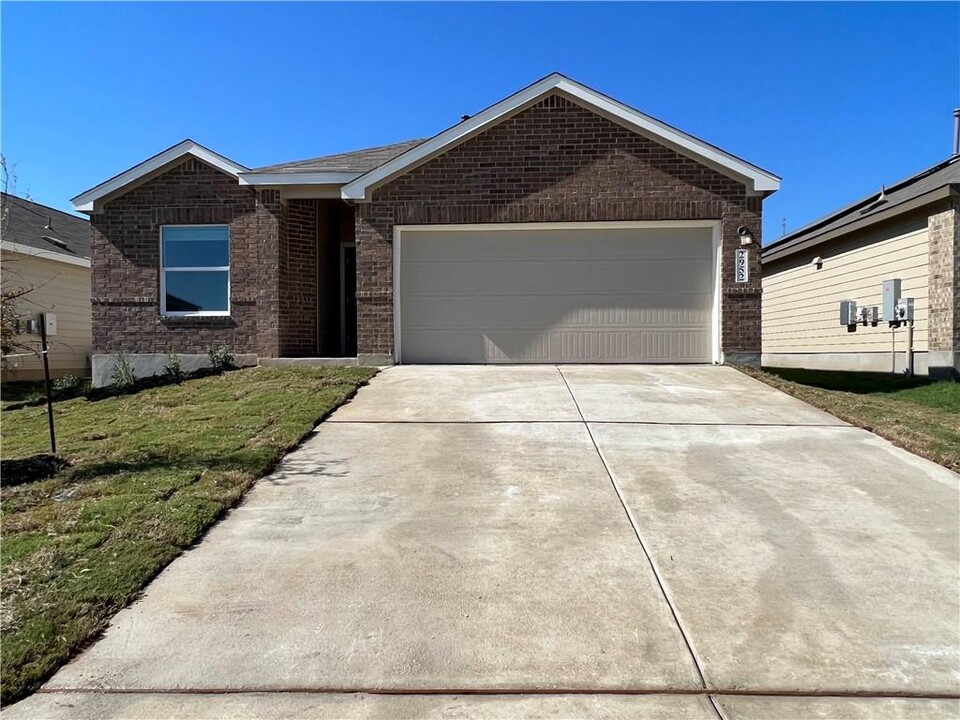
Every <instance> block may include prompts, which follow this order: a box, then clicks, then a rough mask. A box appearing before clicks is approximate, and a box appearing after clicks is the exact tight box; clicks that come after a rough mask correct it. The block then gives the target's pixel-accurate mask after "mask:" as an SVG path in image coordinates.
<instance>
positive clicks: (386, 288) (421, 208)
mask: <svg viewBox="0 0 960 720" xmlns="http://www.w3.org/2000/svg"><path fill="white" fill-rule="evenodd" d="M341 205H342V207H340V206H341ZM334 206H336V207H334ZM334 211H336V212H334ZM334 220H338V222H334ZM342 220H348V221H349V222H350V223H351V224H350V226H349V227H347V228H346V232H347V233H348V234H349V232H350V229H352V228H355V232H356V240H357V297H356V300H357V326H358V328H357V329H358V350H359V353H360V354H377V355H389V354H391V353H392V351H393V340H394V339H393V290H392V288H393V255H392V238H393V226H394V225H395V224H398V223H402V224H432V223H451V224H453V223H503V222H512V223H516V222H583V221H630V220H636V221H644V220H719V221H721V226H722V241H723V251H722V255H723V257H722V264H723V269H722V278H721V286H722V299H721V314H722V322H721V345H722V349H723V351H724V353H725V354H726V357H727V359H728V360H748V361H755V360H758V359H759V353H760V266H759V257H758V255H759V252H758V249H759V241H760V221H761V199H760V198H759V197H751V196H748V195H747V191H746V187H745V186H744V185H743V184H741V183H739V182H738V181H736V180H733V179H731V178H729V177H727V176H725V175H723V174H721V173H719V172H716V171H714V170H712V169H710V168H708V167H706V166H705V165H702V164H700V163H698V162H696V161H694V160H692V159H689V158H687V157H685V156H682V155H679V154H678V153H676V152H674V151H673V150H670V149H669V148H667V147H665V146H663V145H660V144H658V143H656V142H654V141H653V140H650V139H648V138H645V137H643V136H641V135H638V134H636V133H634V132H632V131H630V130H628V129H626V128H624V127H622V126H620V125H618V124H616V123H614V122H612V121H610V120H607V119H606V118H603V117H601V116H599V115H597V114H595V113H594V112H592V111H590V110H588V109H586V108H584V107H582V106H580V105H578V104H576V103H574V102H572V101H570V100H568V99H566V98H565V97H563V96H560V95H551V96H548V97H546V98H544V99H542V100H541V101H539V102H538V103H536V104H535V105H533V106H532V107H529V108H527V109H525V110H523V111H521V112H519V113H517V114H516V115H515V116H513V117H512V118H509V119H508V120H506V121H504V122H501V123H499V124H497V125H495V126H494V127H492V128H490V129H488V130H486V131H484V132H482V133H481V134H479V135H477V136H476V137H474V138H472V139H470V140H468V141H466V142H464V143H462V144H461V145H459V146H457V147H455V148H453V149H451V150H449V151H448V152H446V153H444V154H442V155H440V156H438V157H437V158H434V159H433V160H431V161H429V162H427V163H425V164H423V165H421V166H419V167H417V168H415V169H414V170H412V171H410V172H409V173H406V174H405V175H402V176H400V177H399V178H397V179H395V180H393V181H391V182H389V183H387V184H386V185H384V186H383V187H380V188H378V189H377V190H376V191H375V192H374V194H373V198H372V201H371V202H369V203H360V204H358V205H357V206H356V208H355V212H354V210H352V209H350V208H348V207H347V206H346V205H345V204H343V203H340V201H338V200H337V201H334V200H324V201H320V200H294V199H291V200H288V201H286V202H284V201H282V200H281V195H280V192H279V191H277V190H274V189H261V190H254V189H252V188H250V187H248V186H242V185H239V184H238V182H237V179H236V178H235V177H233V176H231V175H229V174H226V173H223V172H221V171H219V170H217V169H214V168H213V167H211V166H209V165H207V164H205V163H203V162H202V161H200V160H197V159H195V158H192V157H187V158H185V159H184V160H183V161H181V162H179V163H178V164H176V165H175V166H173V167H172V168H171V169H169V170H167V171H166V172H164V173H163V174H161V175H159V176H157V177H154V178H152V179H150V180H148V181H147V182H144V183H142V184H140V185H138V186H135V187H133V188H132V189H130V190H129V191H128V192H126V193H125V194H123V195H121V196H120V197H118V198H115V199H113V200H110V201H108V202H107V203H106V204H105V205H104V207H103V210H102V212H97V213H95V214H93V216H92V218H91V226H92V233H93V320H94V323H93V324H94V338H93V352H94V353H95V354H112V353H117V352H121V351H124V352H129V353H167V352H176V353H184V354H192V353H206V352H207V351H208V350H209V349H210V348H212V347H215V346H221V345H222V346H225V347H228V348H230V349H231V350H233V351H234V352H235V353H238V354H242V353H250V354H256V355H259V356H261V357H279V356H310V355H314V354H316V353H317V351H318V348H319V346H320V345H323V347H324V348H326V352H330V348H334V347H335V346H336V347H338V346H339V337H338V336H339V318H338V317H335V316H336V315H337V314H338V313H337V312H335V311H337V310H338V307H339V306H337V308H333V305H332V304H331V303H339V299H338V292H339V291H338V287H334V285H335V284H337V283H334V279H335V276H336V272H337V267H338V266H337V262H338V261H337V257H336V255H337V252H338V248H339V243H340V242H342V241H344V240H349V239H350V238H349V237H346V236H344V235H343V234H342V231H343V228H341V225H342V224H343V223H342V222H340V221H342ZM205 223H226V224H228V225H229V227H230V261H231V297H230V303H231V316H230V317H225V318H164V317H162V316H161V315H160V297H159V294H160V269H159V265H160V226H161V225H162V224H205ZM740 225H746V226H747V227H749V228H750V230H751V231H752V232H753V234H754V237H755V238H756V240H757V245H755V246H754V247H753V248H751V252H750V256H751V268H750V282H749V283H746V284H739V285H738V284H735V283H734V281H733V274H734V250H735V249H736V248H738V247H739V246H740V245H739V238H738V236H737V228H738V227H739V226H740ZM328 226H329V227H328ZM331 228H332V229H331ZM328 246H329V247H328ZM328 256H329V257H328ZM320 274H323V277H324V278H325V280H324V282H323V283H321V282H319V279H318V278H319V275H320ZM323 293H331V294H330V296H329V297H328V296H327V295H324V294H323ZM334 294H336V296H335V295H334ZM331 318H334V320H335V322H334V320H331ZM320 324H323V325H324V328H323V329H322V332H321V331H319V330H318V325H320ZM334 325H336V327H334ZM328 326H329V327H328ZM956 326H957V325H955V326H954V327H956ZM324 333H326V334H324ZM328 336H329V337H328ZM322 340H323V341H324V342H321V341H322Z"/></svg>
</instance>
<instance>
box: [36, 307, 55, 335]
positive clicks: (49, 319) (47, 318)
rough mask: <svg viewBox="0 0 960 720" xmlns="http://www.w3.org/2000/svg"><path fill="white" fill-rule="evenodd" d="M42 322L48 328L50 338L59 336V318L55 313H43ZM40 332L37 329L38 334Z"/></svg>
mask: <svg viewBox="0 0 960 720" xmlns="http://www.w3.org/2000/svg"><path fill="white" fill-rule="evenodd" d="M41 320H42V322H43V324H44V326H45V327H46V330H47V336H48V337H49V336H50V335H56V334H57V316H56V315H55V314H54V313H43V317H42V318H41ZM39 331H40V330H39V328H37V332H39Z"/></svg>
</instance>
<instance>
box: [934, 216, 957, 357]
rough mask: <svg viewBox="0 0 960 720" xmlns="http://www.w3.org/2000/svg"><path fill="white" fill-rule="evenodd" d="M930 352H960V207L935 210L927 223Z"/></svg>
mask: <svg viewBox="0 0 960 720" xmlns="http://www.w3.org/2000/svg"><path fill="white" fill-rule="evenodd" d="M927 229H928V232H929V237H930V255H929V258H930V259H929V263H928V271H929V273H930V277H929V283H930V284H929V302H930V329H929V339H928V343H929V348H930V350H931V351H942V352H957V351H958V350H960V267H958V266H960V205H958V204H957V203H949V204H947V205H946V206H944V207H942V208H937V209H936V211H935V212H932V213H931V214H930V216H929V217H928V219H927Z"/></svg>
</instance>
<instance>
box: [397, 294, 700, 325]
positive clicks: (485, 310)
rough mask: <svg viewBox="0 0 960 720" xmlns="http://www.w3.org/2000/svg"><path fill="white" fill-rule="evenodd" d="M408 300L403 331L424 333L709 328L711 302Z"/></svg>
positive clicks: (653, 298) (684, 298)
mask: <svg viewBox="0 0 960 720" xmlns="http://www.w3.org/2000/svg"><path fill="white" fill-rule="evenodd" d="M438 300H439V298H437V297H436V296H430V297H416V296H414V297H408V298H406V301H405V303H404V306H403V307H402V308H401V313H402V315H401V327H402V328H404V329H405V330H423V329H429V328H434V329H447V330H453V329H458V328H460V329H479V330H487V331H490V330H494V329H509V328H511V327H513V328H514V329H536V328H544V329H550V328H561V327H571V326H574V327H576V326H585V327H596V328H607V327H614V328H615V327H620V326H623V327H627V328H629V327H633V328H635V327H637V326H639V325H643V326H667V327H674V326H690V328H691V329H698V328H701V327H703V326H704V325H705V324H709V322H710V316H711V303H712V298H711V296H710V295H707V294H704V293H700V294H697V293H690V294H688V295H672V296H668V297H665V296H657V295H656V294H653V293H649V294H640V295H637V296H632V297H630V296H616V297H597V296H573V297H556V296H549V297H527V298H523V302H522V308H519V306H518V297H515V296H510V297H490V298H486V297H485V298H483V299H482V301H478V299H477V297H476V296H467V297H461V296H457V297H449V296H448V297H444V298H442V301H440V302H438Z"/></svg>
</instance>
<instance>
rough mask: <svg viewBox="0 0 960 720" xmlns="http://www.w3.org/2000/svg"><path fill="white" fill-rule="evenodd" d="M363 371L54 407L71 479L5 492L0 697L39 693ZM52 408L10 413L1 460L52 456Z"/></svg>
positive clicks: (272, 372)
mask: <svg viewBox="0 0 960 720" xmlns="http://www.w3.org/2000/svg"><path fill="white" fill-rule="evenodd" d="M374 372H375V370H372V369H369V368H253V369H247V370H238V371H234V372H228V373H225V374H223V375H220V376H217V377H210V378H204V379H200V380H191V381H187V382H184V383H182V384H180V385H175V386H169V387H163V388H157V389H153V390H146V391H144V392H141V393H138V394H136V395H128V396H124V397H116V398H110V399H106V400H101V401H98V402H91V401H87V400H84V399H76V400H69V401H65V402H61V403H58V404H57V405H56V406H55V413H56V423H57V438H58V449H59V450H60V455H62V456H64V457H65V458H67V459H68V460H69V461H70V462H71V463H72V467H70V468H68V469H66V470H64V471H62V472H61V473H59V474H58V475H57V476H55V477H53V478H51V479H49V480H45V481H42V482H37V483H32V484H27V485H21V486H16V487H10V488H3V490H2V501H0V509H2V523H3V526H2V531H3V542H2V545H0V562H2V568H0V571H2V572H0V577H2V594H3V607H2V617H0V623H2V624H0V627H2V633H3V646H2V656H0V658H2V675H3V686H2V699H3V702H4V704H6V703H10V702H13V701H15V700H17V699H19V698H21V697H23V696H24V695H26V694H27V693H29V692H31V691H33V690H35V689H36V688H37V687H38V686H39V685H40V683H42V682H43V681H44V680H45V679H46V678H47V677H49V676H50V675H51V674H52V673H53V672H54V671H55V670H56V669H57V668H58V667H59V666H60V665H62V664H63V663H64V662H65V661H66V660H67V659H69V657H70V656H71V655H72V654H74V653H75V652H76V651H77V650H78V649H80V648H81V647H82V646H83V645H84V644H85V643H87V642H88V641H89V640H90V639H91V638H93V636H94V635H96V634H97V633H98V632H99V631H100V630H102V629H103V628H104V627H105V626H106V625H107V623H108V621H109V619H110V617H111V616H112V615H113V614H114V613H115V612H117V611H118V610H120V609H121V608H123V607H124V606H125V605H126V604H128V603H129V602H130V601H131V600H133V599H134V598H135V597H136V595H137V593H138V591H139V590H140V589H141V588H142V587H143V586H144V585H145V584H147V583H148V582H149V581H150V580H151V579H152V578H153V577H154V576H155V575H156V574H157V573H158V572H159V571H160V570H161V569H163V567H164V566H165V565H167V564H168V563H169V562H170V561H171V560H173V559H174V558H175V557H176V556H177V555H178V554H180V553H181V552H182V551H183V550H184V549H185V548H187V547H188V546H189V545H190V544H191V543H193V542H194V541H196V540H197V539H198V538H199V537H200V536H201V535H202V534H203V532H204V531H205V530H206V529H207V528H209V527H210V525H211V524H212V523H214V522H215V521H216V520H217V519H218V518H219V517H220V516H221V515H223V513H224V512H225V511H226V510H227V509H228V508H230V507H231V506H233V505H234V504H236V502H237V501H238V500H239V499H240V497H241V496H242V495H243V493H244V491H246V490H247V488H249V487H250V485H251V484H252V483H253V482H254V480H256V479H257V478H258V477H260V476H261V475H263V474H265V473H266V472H268V471H269V470H270V469H271V468H272V467H273V466H274V465H275V464H276V462H277V461H278V460H279V458H281V457H282V456H283V455H284V453H286V452H287V451H288V450H290V449H291V448H292V447H293V446H294V445H296V444H297V443H298V442H299V441H300V440H301V439H302V438H303V437H304V436H305V435H306V434H307V433H308V432H309V431H310V430H311V429H312V428H313V427H314V425H316V423H317V422H318V421H320V420H322V419H323V418H324V417H325V416H326V415H327V414H329V413H330V412H331V411H332V410H333V409H335V408H336V407H337V406H339V405H340V404H342V403H343V402H344V401H346V400H347V399H348V398H350V397H351V396H352V395H353V393H354V392H355V390H356V389H357V388H358V387H359V386H360V385H362V384H363V383H365V382H366V381H367V380H368V379H369V378H370V377H371V376H372V375H373V374H374ZM45 413H46V408H45V407H32V408H25V409H22V410H15V411H9V412H5V413H3V416H2V418H0V421H2V440H3V446H2V451H3V457H4V458H19V457H26V456H29V455H33V454H36V453H42V452H49V445H48V444H47V443H48V436H47V425H46V415H45Z"/></svg>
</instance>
